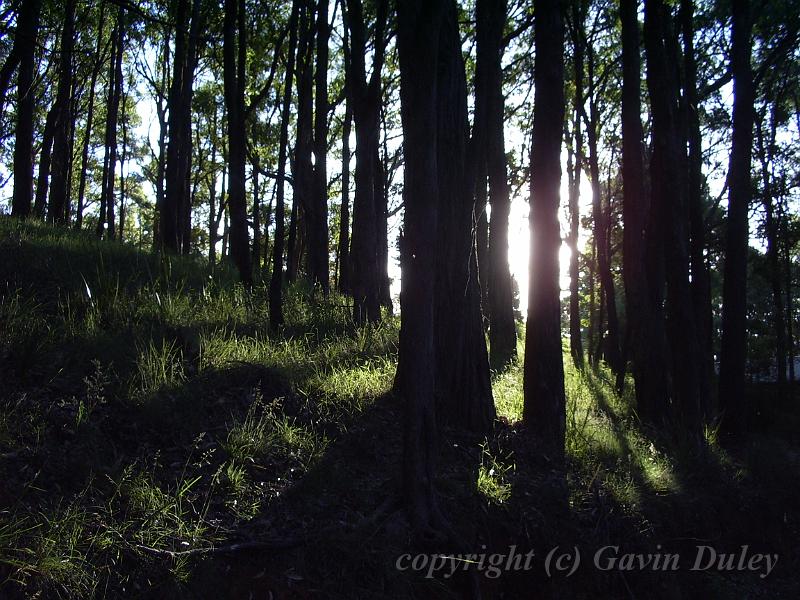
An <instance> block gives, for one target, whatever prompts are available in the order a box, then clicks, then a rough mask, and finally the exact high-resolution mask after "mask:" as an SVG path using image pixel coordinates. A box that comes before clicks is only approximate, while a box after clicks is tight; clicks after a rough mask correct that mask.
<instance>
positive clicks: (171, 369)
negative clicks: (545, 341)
mask: <svg viewBox="0 0 800 600" xmlns="http://www.w3.org/2000/svg"><path fill="white" fill-rule="evenodd" d="M0 253H2V255H3V256H4V258H5V260H4V261H2V262H0V276H2V281H3V282H4V287H3V288H1V289H0V382H2V384H0V478H2V481H3V486H2V487H0V597H6V596H8V597H11V598H16V597H37V596H38V597H43V598H106V597H108V598H110V597H121V596H122V597H128V596H130V597H139V596H146V595H147V594H146V593H145V591H146V590H152V591H151V592H150V594H151V595H150V597H174V598H182V597H196V596H197V595H198V594H200V595H201V596H203V595H206V596H207V595H208V594H212V595H214V597H217V596H219V597H247V596H248V594H250V593H254V594H255V595H256V596H259V595H260V596H264V597H268V593H273V592H274V593H275V594H280V593H282V592H286V593H288V592H289V591H290V590H289V588H288V587H287V585H288V584H287V583H286V582H287V578H286V575H285V574H286V573H289V574H290V575H291V578H289V581H290V582H292V583H291V585H292V586H294V588H292V589H295V588H296V589H298V590H301V591H302V592H304V593H305V592H307V593H309V594H311V593H312V592H313V593H316V594H318V595H320V597H342V598H350V597H375V598H380V597H387V598H392V597H398V598H399V597H448V596H447V595H448V594H451V593H454V592H453V590H452V589H451V588H450V587H448V585H447V584H446V582H444V581H441V580H435V579H434V580H426V579H424V578H420V577H419V575H418V574H414V573H402V572H398V571H396V570H395V569H394V568H393V564H394V562H393V561H394V560H395V559H396V558H397V556H398V555H399V554H401V553H403V552H406V551H407V550H408V547H407V543H406V542H407V538H406V537H405V533H403V531H404V530H403V529H402V527H400V526H398V525H397V523H396V522H395V520H392V519H390V520H389V522H388V523H379V524H377V525H376V524H372V525H370V526H368V527H366V529H364V528H361V527H360V526H357V524H359V523H361V522H362V521H363V520H364V517H365V516H367V515H369V514H370V513H371V512H372V511H373V510H374V509H375V508H376V507H377V505H379V504H380V503H381V501H382V500H383V499H384V498H385V497H386V496H387V495H388V494H391V493H393V490H394V489H395V488H394V486H395V477H396V475H397V474H398V463H399V461H400V457H401V451H402V410H401V407H400V406H398V403H397V401H396V399H394V398H392V397H391V395H390V394H389V392H390V390H391V387H392V382H393V378H394V372H395V365H396V359H397V346H398V334H399V320H398V319H397V318H391V317H389V318H387V319H385V320H384V322H382V323H381V324H379V325H368V326H364V327H361V328H356V327H354V326H353V324H352V323H351V321H350V319H349V313H350V309H349V307H348V300H347V299H346V298H343V297H341V296H338V295H336V294H332V295H331V297H330V298H329V299H323V298H321V297H320V295H319V294H318V293H317V292H315V291H314V290H312V289H310V288H308V287H307V286H305V285H304V284H303V283H298V284H297V285H294V286H292V287H291V288H290V289H289V290H288V292H287V296H286V308H285V317H286V321H287V324H286V327H285V328H284V330H282V331H281V332H277V333H276V332H269V330H268V327H267V323H268V313H267V309H266V289H265V288H264V287H263V285H261V284H258V283H257V284H256V286H255V288H254V289H253V290H252V291H245V290H244V289H243V288H242V287H241V286H239V285H238V284H236V283H235V278H234V276H233V274H232V273H231V272H230V270H229V269H228V268H227V267H225V266H224V265H221V266H219V267H218V268H216V269H215V270H214V272H213V273H209V272H208V269H207V268H206V266H205V264H204V262H203V261H202V260H201V259H194V258H191V257H183V258H171V259H165V258H159V257H158V256H155V255H151V254H149V253H143V252H140V251H138V250H137V249H135V248H131V247H129V246H125V245H120V244H113V243H108V242H103V243H100V242H97V241H96V240H94V239H93V238H92V237H91V236H88V235H85V234H78V233H75V232H66V231H64V230H60V229H56V228H51V227H48V226H44V225H39V224H22V225H20V224H18V223H16V222H13V221H11V220H8V219H0ZM521 333H522V334H524V331H522V332H521ZM523 340H524V338H523V336H522V335H521V336H520V342H519V348H518V355H519V356H520V357H522V356H523ZM564 365H565V387H566V395H567V432H566V455H567V469H566V473H564V474H563V482H562V483H559V482H560V481H561V477H562V475H559V474H558V473H554V472H553V471H552V468H551V466H549V465H548V464H542V465H539V464H535V465H534V466H533V467H531V466H530V464H529V463H530V461H529V460H528V459H529V458H530V457H529V456H523V455H522V454H521V453H524V452H527V451H528V450H526V448H527V446H526V444H525V443H523V442H524V440H523V438H524V436H523V435H522V434H521V431H522V429H521V424H520V420H521V417H522V406H523V389H522V368H523V365H522V360H521V359H520V360H518V361H517V362H514V363H512V365H510V367H509V368H508V369H507V370H505V371H504V372H502V373H495V374H493V392H494V398H495V403H496V406H497V411H498V415H499V416H500V417H501V421H502V422H501V423H498V424H497V427H496V431H495V433H494V435H492V436H490V437H489V438H487V439H482V440H481V439H479V440H474V439H471V440H469V441H466V442H465V441H463V440H461V439H460V438H459V439H456V440H449V439H443V441H442V445H441V456H440V457H439V466H440V471H441V474H440V481H439V482H438V483H439V486H440V489H441V491H442V495H443V499H442V504H443V506H444V507H445V508H446V510H447V512H448V515H449V517H450V518H452V520H453V523H454V524H455V526H456V527H458V528H459V529H460V530H461V531H462V533H463V532H467V533H466V534H464V537H465V539H469V540H472V539H477V540H489V539H493V540H494V543H495V544H500V545H501V546H502V545H503V544H507V545H510V544H512V543H513V544H517V543H522V542H521V541H520V540H521V539H523V538H521V536H524V540H523V541H525V543H528V544H533V545H534V546H535V548H536V549H537V550H541V549H542V548H547V547H550V546H552V545H553V544H554V543H560V541H561V540H562V538H564V539H565V538H569V537H573V538H575V540H576V543H582V544H590V545H591V544H598V545H599V544H604V543H617V544H621V545H623V546H624V545H632V546H635V547H641V546H647V545H648V544H650V545H653V544H655V543H658V542H659V541H660V540H663V539H666V538H670V539H671V538H678V539H681V538H686V537H690V538H705V537H713V538H714V539H717V540H720V543H731V544H735V543H738V542H740V541H741V540H749V539H751V538H754V537H756V538H758V539H761V540H767V541H769V542H772V543H773V544H774V545H776V546H777V547H779V549H785V548H789V547H790V544H791V541H792V540H793V539H794V538H793V537H792V536H793V535H794V534H795V533H797V528H798V523H800V515H798V512H797V508H796V507H795V504H796V503H795V502H794V499H795V495H796V493H797V491H798V490H799V489H800V482H798V479H799V478H798V475H797V474H798V472H799V471H800V460H799V459H798V456H800V452H798V445H799V444H798V440H797V437H796V431H797V428H796V427H794V425H795V424H799V423H800V419H798V417H797V414H796V408H793V407H792V405H791V404H780V405H779V404H775V405H774V406H773V405H772V404H765V405H764V406H765V409H764V410H765V411H767V412H769V411H775V413H774V414H775V415H777V416H776V418H775V423H776V425H775V427H777V431H778V433H775V431H774V430H769V431H760V432H757V433H756V434H754V435H753V436H752V439H750V440H749V441H748V442H747V443H746V444H745V445H744V446H743V448H742V449H741V451H739V452H735V453H732V452H730V451H729V450H726V449H723V448H722V447H720V446H719V445H718V444H717V443H716V438H715V432H714V431H713V430H712V429H709V430H708V432H707V436H706V437H707V440H708V441H709V444H708V448H707V451H706V452H704V453H701V454H698V453H697V452H696V451H695V450H693V449H692V448H690V447H686V446H684V445H682V444H681V442H680V440H676V439H674V438H673V437H671V436H670V435H669V433H668V432H666V431H660V430H654V429H653V428H651V427H648V426H645V425H643V424H642V423H640V422H639V420H638V418H637V416H636V413H635V411H634V409H633V398H632V383H631V382H630V381H628V382H626V392H625V394H623V396H622V397H620V396H618V395H617V394H616V392H615V390H614V389H613V383H612V381H613V379H612V377H611V375H610V373H609V372H608V370H607V369H606V367H605V366H604V365H602V364H601V365H598V366H597V367H587V368H586V369H584V370H578V369H576V368H575V367H574V366H573V365H572V363H571V360H570V358H569V354H568V353H566V352H565V355H564ZM770 414H772V413H771V412H770ZM451 442H452V443H451ZM559 486H563V488H564V490H565V494H562V493H561V492H560V491H558V490H560V489H562V488H561V487H559ZM562 496H563V497H562ZM732 499H733V500H732ZM739 507H745V508H746V509H747V510H748V511H749V513H748V514H749V515H750V517H749V518H748V519H743V518H741V516H740V515H739V514H738V513H737V512H736V511H737V510H738V509H739ZM772 514H779V515H780V518H781V522H782V523H783V527H784V528H785V531H783V530H782V529H775V527H776V525H775V521H774V520H772V519H771V517H770V515H772ZM709 515H710V516H711V517H713V518H709ZM331 524H334V525H335V526H338V527H340V531H339V532H338V533H337V534H336V535H335V536H333V537H332V538H331V537H329V538H323V539H319V540H315V542H314V543H313V544H309V545H308V546H301V547H299V548H296V549H293V550H290V551H287V552H284V553H281V554H278V555H269V561H268V562H267V563H265V560H266V558H265V557H264V556H262V555H255V556H254V557H251V556H249V555H248V554H243V555H237V556H234V557H232V558H230V559H226V558H220V559H210V560H200V559H197V558H188V557H185V556H176V557H174V558H165V557H164V556H163V555H158V554H156V553H155V552H154V551H159V550H162V551H163V550H166V551H177V552H180V551H182V550H190V549H197V548H209V547H212V546H217V545H220V544H226V543H230V542H231V541H238V540H247V539H261V538H272V537H278V538H280V537H281V536H286V537H292V536H294V535H298V534H307V533H309V532H313V531H326V530H327V529H329V528H330V527H331ZM398 532H399V533H398ZM782 551H783V550H782ZM791 561H792V559H791V558H790V557H787V559H786V563H787V564H791ZM265 564H267V565H268V566H265ZM365 571H366V572H368V573H369V577H365V576H364V572H365ZM596 577H597V578H596ZM709 581H710V582H709ZM709 581H706V580H705V579H704V580H702V581H700V583H697V581H695V580H692V583H691V585H692V586H693V585H701V589H703V590H705V591H707V592H709V593H710V594H711V595H712V596H713V595H714V594H715V593H716V592H715V590H719V589H722V590H723V592H721V593H719V594H716V595H717V596H718V597H740V596H741V595H742V590H741V589H740V588H735V590H736V591H735V592H731V591H730V590H731V589H733V588H731V587H730V585H732V584H731V583H730V582H729V581H728V580H727V579H724V578H721V577H712V578H711V580H709ZM778 581H779V582H781V585H785V586H788V589H796V588H791V582H790V581H787V579H778ZM247 582H249V583H247ZM240 583H241V585H243V586H244V585H249V586H250V587H249V588H248V587H244V588H242V587H237V586H239V584H240ZM628 584H629V585H631V586H632V588H633V589H634V591H636V592H637V596H638V595H639V594H644V592H646V591H647V590H648V589H650V588H651V586H652V581H650V580H646V579H638V578H636V577H635V576H633V575H632V576H631V578H630V579H629V581H628ZM509 585H511V588H508V589H507V590H506V591H507V597H516V596H515V593H516V592H515V590H516V591H517V592H518V591H519V589H522V590H529V589H530V582H529V583H527V584H520V585H521V588H519V589H518V588H515V587H514V586H515V585H516V584H515V583H511V584H509ZM563 585H564V586H565V587H564V590H563V592H564V594H567V595H574V596H575V597H585V594H586V591H587V590H595V589H604V586H606V585H608V581H607V580H605V579H602V577H601V576H599V575H596V574H595V575H593V574H591V573H583V575H581V576H576V578H574V579H570V580H569V581H567V582H563ZM745 585H746V586H747V585H754V584H750V583H746V584H745ZM231 586H232V587H231ZM259 586H261V587H259ZM690 587H691V586H690ZM687 589H688V588H687ZM692 589H693V588H692ZM748 589H750V588H746V589H745V592H747V591H748ZM776 589H778V588H776ZM780 589H782V588H780ZM709 590H711V591H709ZM779 591H780V590H779ZM520 593H521V592H520ZM737 594H738V596H737ZM517 595H518V594H517ZM622 595H624V593H623V594H622ZM744 595H747V594H746V593H745V594H744ZM486 597H494V596H493V595H492V592H491V591H490V593H487V594H486ZM787 597H791V596H787Z"/></svg>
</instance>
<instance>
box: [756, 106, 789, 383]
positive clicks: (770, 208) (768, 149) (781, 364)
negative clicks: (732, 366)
mask: <svg viewBox="0 0 800 600" xmlns="http://www.w3.org/2000/svg"><path fill="white" fill-rule="evenodd" d="M774 111H775V107H774V105H773V107H772V111H771V113H772V114H771V115H770V123H769V125H770V131H769V138H767V139H766V140H765V139H764V132H763V128H762V125H761V120H760V119H759V120H757V121H756V122H755V124H756V142H757V144H758V146H757V149H758V159H759V163H760V167H761V181H762V191H761V201H762V204H763V206H764V214H765V220H764V230H765V233H766V236H767V265H768V267H769V279H770V285H771V287H772V319H773V323H772V324H773V328H774V331H775V365H776V369H777V379H778V383H780V384H784V383H786V361H787V355H786V354H787V353H786V321H785V318H784V305H783V289H782V285H781V275H782V273H781V265H780V257H779V253H780V248H779V243H778V223H777V219H776V215H775V196H774V191H773V185H772V173H771V171H770V165H771V163H772V160H773V156H772V155H773V149H774V147H775V136H776V131H777V124H776V121H775V113H774Z"/></svg>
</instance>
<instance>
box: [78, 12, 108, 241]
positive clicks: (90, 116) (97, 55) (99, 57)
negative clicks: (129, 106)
mask: <svg viewBox="0 0 800 600" xmlns="http://www.w3.org/2000/svg"><path fill="white" fill-rule="evenodd" d="M105 6H106V5H105V3H103V4H102V5H101V8H100V20H99V22H98V24H97V46H96V47H95V51H94V67H93V68H92V76H91V80H90V82H89V106H88V108H87V112H86V128H85V131H84V137H83V151H82V153H81V172H80V180H79V182H78V206H77V208H76V211H75V228H76V229H80V228H81V227H82V226H83V210H84V200H85V197H86V176H87V171H88V169H89V148H90V146H91V143H92V127H93V126H94V99H95V87H96V86H97V77H98V76H99V75H100V69H101V68H102V66H103V62H104V60H103V54H104V51H103V50H102V43H103V30H104V27H105Z"/></svg>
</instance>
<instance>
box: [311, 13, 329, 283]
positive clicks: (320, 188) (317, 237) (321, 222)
mask: <svg viewBox="0 0 800 600" xmlns="http://www.w3.org/2000/svg"><path fill="white" fill-rule="evenodd" d="M329 36H330V32H329V31H328V0H318V2H317V65H316V74H315V82H314V83H315V88H316V89H315V98H314V100H315V103H316V105H315V107H314V142H313V150H314V171H313V181H314V189H313V194H312V195H311V197H310V198H309V201H310V202H309V208H310V209H311V210H309V211H308V216H309V218H308V228H307V231H308V266H309V275H310V277H311V281H312V282H313V283H314V284H319V285H320V286H321V287H322V291H323V292H324V293H325V294H326V295H327V294H328V292H329V291H330V273H329V271H330V267H329V265H328V254H329V250H328V166H327V164H328V38H329ZM310 68H311V66H310V64H309V70H310Z"/></svg>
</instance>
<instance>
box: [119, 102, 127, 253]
mask: <svg viewBox="0 0 800 600" xmlns="http://www.w3.org/2000/svg"><path fill="white" fill-rule="evenodd" d="M121 101H122V154H121V156H120V161H119V241H120V242H123V241H124V240H125V214H126V210H125V181H126V179H125V163H127V162H128V121H127V117H126V108H127V107H126V96H125V92H124V89H123V91H122V98H121Z"/></svg>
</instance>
